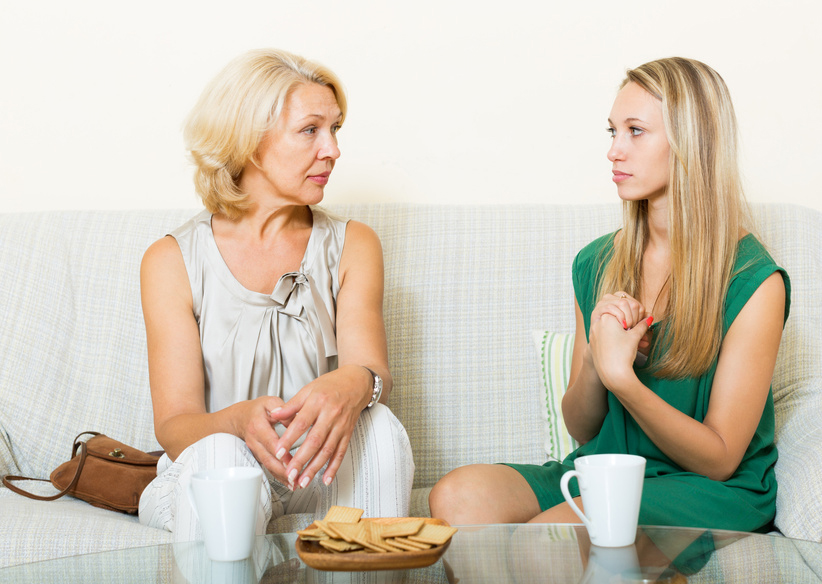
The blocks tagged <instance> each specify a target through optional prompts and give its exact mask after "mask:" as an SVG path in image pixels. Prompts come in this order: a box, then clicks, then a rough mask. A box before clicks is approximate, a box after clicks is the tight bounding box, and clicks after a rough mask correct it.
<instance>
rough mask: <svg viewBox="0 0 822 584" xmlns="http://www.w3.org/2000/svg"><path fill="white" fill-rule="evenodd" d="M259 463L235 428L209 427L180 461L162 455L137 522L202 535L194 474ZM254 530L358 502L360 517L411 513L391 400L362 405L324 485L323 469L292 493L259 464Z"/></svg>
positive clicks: (410, 475) (405, 448)
mask: <svg viewBox="0 0 822 584" xmlns="http://www.w3.org/2000/svg"><path fill="white" fill-rule="evenodd" d="M229 466H256V467H260V464H259V463H258V462H257V460H256V459H255V458H254V456H253V454H252V453H251V450H250V449H249V448H248V446H246V444H245V442H244V441H243V440H241V439H240V438H238V437H237V436H234V435H232V434H213V435H211V436H207V437H205V438H203V439H202V440H200V441H198V442H196V443H194V444H192V445H191V446H189V447H188V448H186V449H185V450H184V451H183V452H182V453H181V454H180V456H179V457H177V460H175V461H173V462H172V461H171V459H169V457H168V456H167V455H165V454H164V455H163V456H162V458H161V459H160V462H159V464H158V465H157V478H156V479H154V480H153V481H152V482H151V484H149V486H148V487H146V490H145V491H143V494H142V496H141V497H140V507H139V516H140V523H142V524H143V525H147V526H150V527H156V528H159V529H165V530H167V531H171V532H172V533H174V541H192V540H200V539H202V538H203V537H202V532H201V531H200V525H199V522H198V521H197V518H196V516H195V515H194V513H192V510H191V504H190V503H189V501H188V495H187V491H188V484H189V482H190V479H191V476H192V475H193V474H195V473H197V472H200V471H202V470H207V469H211V468H223V467H229ZM263 470H264V472H265V474H266V476H267V477H268V479H269V480H268V481H263V486H262V489H261V492H260V506H259V512H258V516H257V533H258V534H263V533H265V530H266V526H267V525H268V522H269V521H270V520H271V519H272V517H273V518H277V517H280V516H282V515H285V514H291V513H313V514H314V517H315V518H317V519H322V518H323V517H324V516H325V514H326V512H327V511H328V509H329V508H330V507H331V506H332V505H343V506H346V507H357V508H359V509H363V510H364V514H363V515H364V516H365V517H405V516H407V515H408V512H409V505H410V499H411V486H412V484H413V482H414V460H413V457H412V453H411V444H410V442H409V441H408V435H407V434H406V432H405V428H403V426H402V424H401V423H400V421H399V420H398V419H397V418H396V416H394V414H393V413H392V412H391V410H390V409H388V407H386V406H385V405H383V404H375V405H374V407H372V408H369V409H367V410H364V411H363V412H362V414H360V419H359V421H358V422H357V425H356V426H355V427H354V432H353V434H352V435H351V441H350V443H349V445H348V451H347V452H346V454H345V458H343V462H342V464H341V465H340V468H339V470H338V471H337V475H336V478H335V479H334V482H332V483H331V484H330V485H328V486H326V485H324V484H323V482H322V471H321V472H318V473H317V475H316V476H315V477H314V479H313V480H312V481H311V483H309V484H308V485H307V486H306V488H304V489H297V490H296V491H295V492H293V493H292V492H291V491H289V490H288V488H287V487H286V486H284V485H282V484H281V483H280V482H279V481H277V480H275V479H274V478H273V477H272V476H271V475H270V474H269V473H268V471H265V469H263Z"/></svg>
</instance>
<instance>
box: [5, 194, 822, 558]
mask: <svg viewBox="0 0 822 584" xmlns="http://www.w3.org/2000/svg"><path fill="white" fill-rule="evenodd" d="M329 207H330V208H331V209H332V210H334V211H336V212H338V213H340V214H343V215H346V216H349V217H352V218H356V219H359V220H361V221H364V222H366V223H368V224H369V225H371V226H372V227H373V228H374V229H375V230H376V231H377V232H378V233H379V235H380V237H381V239H382V242H383V247H384V252H385V263H386V299H385V317H386V326H387V329H388V339H389V351H390V356H391V368H392V372H393V376H394V380H395V382H394V391H393V393H392V395H391V399H390V403H389V405H390V406H391V407H392V409H393V410H394V411H395V412H396V414H397V415H398V417H399V418H400V420H401V421H402V422H403V423H404V424H405V426H406V428H407V429H408V433H409V435H410V438H411V442H412V446H413V448H414V456H415V461H416V466H417V471H416V477H415V483H414V484H415V490H414V495H413V500H412V513H413V514H426V513H427V512H428V510H427V493H428V490H429V489H430V487H431V486H432V485H433V484H434V482H435V481H436V480H437V479H438V478H439V477H440V476H442V475H443V474H445V473H446V472H448V471H449V470H451V469H453V468H455V467H456V466H459V465H463V464H468V463H475V462H496V461H522V462H534V463H541V462H544V461H545V460H546V458H547V456H548V454H547V453H546V444H548V443H551V442H552V439H549V438H547V437H546V428H549V429H550V428H552V427H555V426H556V424H555V422H556V420H546V419H545V416H546V412H548V411H550V408H549V407H547V406H546V403H547V402H546V394H545V387H546V380H545V379H544V378H543V363H542V362H541V358H540V356H539V352H538V345H539V339H541V338H544V335H543V331H557V332H572V331H573V293H572V285H571V268H570V267H571V262H572V260H573V258H574V255H575V254H576V252H577V251H578V250H579V249H580V248H581V247H582V246H583V245H584V244H585V243H587V242H588V241H590V240H591V239H593V238H594V237H595V236H597V235H600V234H602V233H605V232H607V231H610V230H613V229H615V228H616V226H617V225H618V224H619V219H620V210H619V206H618V205H616V204H614V205H597V206H579V205H563V206H551V205H544V206H538V205H535V206H514V207H504V206H422V205H413V204H399V203H397V204H394V203H392V204H373V205H345V206H342V205H336V206H335V205H330V206H329ZM195 212H196V210H195V209H187V210H173V211H168V210H163V211H156V210H155V211H130V212H121V211H102V212H85V211H76V212H75V211H70V212H69V211H66V212H47V213H24V214H6V215H0V472H2V473H4V474H5V473H14V474H23V475H27V476H39V477H46V476H48V474H49V473H50V471H51V470H52V469H53V468H54V467H56V466H57V465H58V464H59V463H61V462H63V461H64V460H65V459H66V458H67V457H68V455H69V453H70V446H71V440H72V438H73V437H74V436H75V435H76V434H78V433H79V432H81V431H84V430H97V431H100V432H104V433H106V434H109V435H110V436H113V437H116V438H118V439H121V440H123V441H125V442H127V443H129V444H132V445H134V446H137V447H140V448H143V449H146V450H153V449H156V448H158V445H157V443H156V441H155V438H154V433H153V428H152V416H151V403H150V397H149V389H148V374H147V368H146V348H145V335H144V331H143V322H142V314H141V310H140V295H139V277H138V272H139V264H140V259H141V256H142V253H143V251H144V250H145V248H146V247H147V246H148V245H149V243H151V242H152V241H153V240H155V239H157V238H158V237H161V236H162V235H163V234H165V233H167V232H168V231H169V230H170V229H172V228H174V227H176V226H177V225H179V224H180V223H182V222H183V221H184V220H185V219H187V218H188V217H189V216H191V215H193V214H194V213H195ZM755 214H756V217H757V219H758V220H759V232H760V235H761V236H762V238H763V239H764V241H765V242H766V243H767V244H768V245H769V246H770V247H771V249H772V251H773V255H774V256H775V257H776V258H777V260H778V261H779V262H781V263H782V265H784V266H785V267H786V268H787V270H788V272H789V273H790V276H791V278H792V282H793V304H792V309H791V317H790V319H789V321H788V324H787V327H786V330H785V336H784V339H783V342H782V347H781V350H780V355H779V362H778V364H777V369H776V375H775V379H774V395H775V400H776V413H777V424H778V447H779V451H780V458H779V463H778V465H777V476H778V479H779V496H778V500H777V519H776V526H777V527H778V528H779V529H780V530H781V531H782V532H783V533H784V534H786V535H788V536H791V537H794V538H800V539H808V540H815V541H822V503H820V501H822V415H820V414H822V373H820V366H822V310H820V309H819V306H818V301H819V294H818V293H817V292H816V290H817V286H818V283H819V282H820V281H822V259H820V255H819V249H820V247H822V214H820V213H819V212H816V211H813V210H810V209H806V208H801V207H795V206H789V205H770V206H757V207H755ZM535 331H536V333H537V334H536V338H537V340H538V342H537V343H536V344H535V342H534V338H535ZM550 373H551V372H550V371H549V372H548V374H550ZM549 385H550V384H549ZM549 448H550V446H549ZM31 487H32V488H33V489H34V488H36V489H38V490H39V491H41V492H43V493H47V492H49V491H50V489H51V487H50V485H48V484H42V485H39V486H38V485H31ZM308 520H309V518H308V517H306V516H291V517H286V518H283V519H281V520H279V521H277V522H274V523H272V525H271V526H270V530H272V531H281V530H293V529H294V528H296V527H301V526H303V525H305V524H306V523H307V522H308ZM0 525H2V526H3V528H2V531H0V567H2V566H8V565H15V564H20V563H25V562H33V561H36V560H41V559H47V558H54V557H61V556H65V555H73V554H80V553H85V552H91V551H97V550H107V549H116V548H124V547H132V546H145V545H151V544H156V543H161V542H166V541H169V539H170V538H169V534H168V533H165V532H162V531H158V530H154V529H149V528H145V527H143V526H141V525H140V524H139V523H138V522H137V520H136V518H135V517H132V516H127V515H122V514H118V513H114V512H109V511H104V510H101V509H97V508H94V507H91V506H89V505H87V504H85V503H83V502H81V501H78V500H74V499H71V498H64V499H61V500H59V501H55V502H37V501H32V500H29V499H25V498H22V497H20V496H18V495H15V494H14V493H11V492H9V491H8V490H7V489H4V488H0Z"/></svg>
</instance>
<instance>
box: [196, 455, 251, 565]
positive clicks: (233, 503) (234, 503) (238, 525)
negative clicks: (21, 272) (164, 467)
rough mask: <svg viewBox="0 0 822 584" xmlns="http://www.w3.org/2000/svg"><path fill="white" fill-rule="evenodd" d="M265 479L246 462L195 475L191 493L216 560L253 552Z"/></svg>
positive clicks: (227, 559) (206, 540)
mask: <svg viewBox="0 0 822 584" xmlns="http://www.w3.org/2000/svg"><path fill="white" fill-rule="evenodd" d="M262 479H263V471H262V470H261V469H259V468H255V467H243V466H235V467H228V468H215V469H211V470H205V471H202V472H198V473H197V474H195V475H193V476H192V477H191V482H190V483H189V487H188V496H189V498H190V499H191V506H192V508H193V509H194V513H195V515H196V516H197V518H198V519H199V520H200V527H201V529H202V531H203V539H205V548H206V552H207V553H208V557H209V558H211V559H212V560H215V561H219V562H233V561H237V560H243V559H245V558H247V557H249V556H250V555H251V551H252V549H253V546H254V536H255V530H256V527H257V506H258V501H259V500H260V487H261V485H262Z"/></svg>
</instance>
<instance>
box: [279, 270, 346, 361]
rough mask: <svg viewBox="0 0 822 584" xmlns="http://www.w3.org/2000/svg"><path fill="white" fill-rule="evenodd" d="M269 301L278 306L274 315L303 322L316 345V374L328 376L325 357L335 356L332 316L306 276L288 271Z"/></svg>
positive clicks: (335, 347) (307, 275)
mask: <svg viewBox="0 0 822 584" xmlns="http://www.w3.org/2000/svg"><path fill="white" fill-rule="evenodd" d="M271 299H272V300H273V301H274V302H276V303H277V304H279V307H278V308H277V312H279V313H280V314H284V315H288V316H290V317H292V318H296V319H297V320H299V321H301V322H303V323H306V324H307V325H308V329H309V330H310V331H311V335H312V336H313V337H314V341H315V343H316V344H317V363H318V365H319V374H320V375H322V374H323V373H327V372H328V371H327V369H328V367H327V366H326V360H325V358H328V357H334V356H335V355H337V335H336V333H335V331H334V325H333V323H332V321H331V316H330V315H329V314H328V310H327V309H326V307H325V304H324V303H323V301H322V297H321V296H320V294H319V293H318V291H317V286H316V284H315V283H314V280H313V279H312V278H311V276H310V275H309V274H306V273H303V272H289V273H287V274H283V276H282V278H280V281H279V282H277V286H276V287H275V288H274V292H272V294H271Z"/></svg>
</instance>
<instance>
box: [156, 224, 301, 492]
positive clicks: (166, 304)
mask: <svg viewBox="0 0 822 584" xmlns="http://www.w3.org/2000/svg"><path fill="white" fill-rule="evenodd" d="M140 288H141V296H142V304H143V317H144V319H145V323H146V339H147V341H148V366H149V382H150V385H151V400H152V404H153V407H154V428H155V433H156V435H157V440H158V441H159V442H160V444H161V445H162V447H163V448H164V449H165V450H166V452H167V453H168V454H169V456H170V457H171V458H172V459H175V458H177V456H179V455H180V453H181V452H182V451H183V450H184V449H185V448H186V447H188V446H190V445H191V444H193V443H194V442H196V441H197V440H200V439H201V438H204V437H206V436H208V435H210V434H215V433H218V432H226V433H229V434H234V435H235V436H239V437H240V438H243V439H244V440H246V442H247V443H249V442H251V443H253V442H254V440H253V439H252V438H253V437H254V436H257V435H260V434H261V435H264V436H268V437H269V439H271V435H272V434H273V439H276V438H277V435H276V433H275V432H274V431H273V429H272V427H271V424H270V423H269V422H268V420H267V418H266V414H265V410H266V408H268V409H273V408H274V407H277V406H279V405H282V403H283V402H282V400H280V399H279V398H274V397H265V398H258V399H257V400H252V401H248V402H241V403H238V404H235V405H233V406H231V407H228V408H225V409H224V410H221V411H219V412H214V413H207V412H206V405H205V380H204V377H203V357H202V348H201V346H200V335H199V329H198V327H197V322H196V320H195V318H194V313H193V310H192V299H191V287H190V285H189V282H188V276H187V273H186V269H185V264H184V263H183V257H182V255H181V253H180V248H179V247H178V245H177V242H176V241H175V240H174V239H173V238H172V237H165V238H163V239H161V240H159V241H157V242H155V243H154V244H153V245H152V246H151V247H149V249H148V250H147V251H146V253H145V255H144V257H143V262H142V265H141V269H140ZM249 446H251V444H249ZM252 452H254V453H255V456H258V460H259V459H260V458H265V456H264V454H265V453H263V452H261V451H260V450H259V448H258V449H257V450H256V451H255V448H254V447H252ZM260 462H261V463H263V464H266V466H268V467H269V469H270V470H271V471H272V472H273V473H274V474H275V476H278V475H279V476H281V477H283V479H284V477H285V474H284V468H283V465H282V463H281V462H280V461H277V460H276V459H274V457H273V456H270V457H269V460H267V461H264V460H260Z"/></svg>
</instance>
